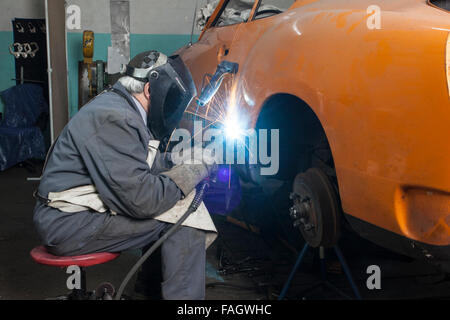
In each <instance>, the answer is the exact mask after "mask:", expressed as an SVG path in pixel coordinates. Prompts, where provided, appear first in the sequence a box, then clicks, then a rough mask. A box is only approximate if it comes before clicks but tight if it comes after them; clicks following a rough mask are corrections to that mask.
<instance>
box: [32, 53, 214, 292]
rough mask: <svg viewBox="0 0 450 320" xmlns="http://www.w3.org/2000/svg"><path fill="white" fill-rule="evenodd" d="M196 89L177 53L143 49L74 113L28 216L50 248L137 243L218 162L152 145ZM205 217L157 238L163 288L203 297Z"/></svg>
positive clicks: (164, 223)
mask: <svg viewBox="0 0 450 320" xmlns="http://www.w3.org/2000/svg"><path fill="white" fill-rule="evenodd" d="M195 96H196V89H195V85H194V83H193V80H192V77H191V75H190V73H189V71H188V69H187V68H186V66H185V65H184V63H183V62H182V60H181V59H180V58H179V57H178V56H173V57H167V56H165V55H164V54H162V53H159V52H156V51H148V52H144V53H141V54H139V55H137V56H136V57H135V58H134V59H133V60H131V62H130V63H129V65H128V66H127V69H126V71H125V75H124V76H123V77H122V78H120V80H119V81H118V83H117V84H115V85H114V86H113V88H112V90H109V91H108V92H105V93H102V94H100V95H99V96H97V97H96V98H95V99H93V100H91V101H90V102H89V103H88V104H87V105H86V106H84V107H83V108H82V109H81V110H80V111H79V112H78V113H77V115H76V116H75V117H73V118H72V120H71V121H70V122H69V124H68V125H67V126H66V127H65V128H64V130H63V131H62V133H61V135H60V136H59V138H58V140H57V141H56V143H55V144H54V145H53V147H52V149H51V150H50V152H49V155H48V157H47V161H46V164H45V166H44V172H43V175H42V180H41V183H40V185H39V188H38V190H37V192H35V196H36V198H37V199H38V201H37V203H36V207H35V211H34V223H35V225H36V227H37V230H38V232H39V235H40V236H41V238H42V240H43V242H44V244H45V246H46V247H47V250H48V251H49V252H50V253H52V254H55V255H59V256H75V255H83V254H88V253H95V252H121V251H124V250H128V249H141V248H144V247H146V246H149V245H150V244H151V243H153V242H155V241H156V240H158V239H159V238H160V237H161V235H163V234H164V232H166V231H167V230H168V229H169V228H170V227H171V225H172V223H174V222H175V220H174V217H173V216H170V212H171V209H173V208H174V206H175V205H176V204H178V203H180V201H182V199H183V198H185V197H188V196H189V195H190V194H192V193H193V192H194V190H195V187H196V185H197V184H199V182H201V181H202V180H203V179H205V178H206V177H207V176H209V175H210V174H211V173H212V171H214V170H215V167H216V166H215V165H214V164H213V165H211V164H207V163H206V162H200V163H199V164H181V165H178V166H173V164H172V163H171V162H170V154H163V153H161V152H160V148H159V147H160V143H161V142H167V141H168V139H169V137H170V134H171V133H172V132H173V130H174V129H175V128H176V126H178V124H179V122H180V120H181V117H182V114H183V113H184V111H185V109H186V107H187V106H188V104H189V103H190V102H191V101H192V99H193V98H194V97H195ZM208 218H209V215H208ZM209 219H210V218H209ZM206 224H207V225H205V224H203V225H202V223H197V224H195V223H194V227H189V226H183V227H181V228H180V229H178V231H177V232H176V233H175V234H174V235H172V236H171V237H170V238H169V239H167V240H166V241H165V242H164V243H163V245H162V247H161V260H162V280H163V282H162V284H160V286H161V289H160V290H161V294H162V298H164V299H204V297H205V239H206V235H207V232H206V231H215V230H214V226H213V224H212V225H211V223H209V225H208V223H206ZM144 266H145V265H144ZM148 269H151V268H150V267H148ZM143 272H144V273H145V270H144V271H143ZM150 272H155V273H157V272H158V270H155V268H153V270H150ZM160 272H161V271H160ZM140 278H141V279H145V278H148V279H151V278H152V275H151V274H150V276H148V277H146V276H141V277H140ZM153 278H155V277H153ZM156 278H157V277H156Z"/></svg>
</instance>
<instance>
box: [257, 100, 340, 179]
mask: <svg viewBox="0 0 450 320" xmlns="http://www.w3.org/2000/svg"><path fill="white" fill-rule="evenodd" d="M256 128H257V129H279V130H280V170H279V172H278V174H277V177H276V178H278V179H281V180H291V179H294V178H295V175H296V174H297V173H299V172H303V171H306V170H307V169H308V168H310V167H319V168H322V169H324V171H325V172H326V173H327V174H328V175H329V176H330V177H334V179H335V177H336V173H335V168H334V161H333V156H332V152H331V148H330V146H329V143H328V139H327V136H326V134H325V131H324V129H323V127H322V124H321V122H320V120H319V118H318V117H317V116H316V114H315V113H314V111H313V110H312V109H311V107H310V106H309V105H308V104H307V103H305V102H304V101H303V100H302V99H300V98H298V97H296V96H293V95H290V94H276V95H273V96H271V97H270V98H269V99H267V100H266V102H265V103H264V105H263V107H262V109H261V112H260V114H259V117H258V121H257V123H256ZM334 179H333V180H334Z"/></svg>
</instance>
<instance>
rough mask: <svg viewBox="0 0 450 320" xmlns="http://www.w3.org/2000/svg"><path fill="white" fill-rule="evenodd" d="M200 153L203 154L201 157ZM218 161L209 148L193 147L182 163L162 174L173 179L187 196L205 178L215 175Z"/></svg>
mask: <svg viewBox="0 0 450 320" xmlns="http://www.w3.org/2000/svg"><path fill="white" fill-rule="evenodd" d="M198 155H201V158H200V159H199V156H198ZM196 157H197V158H196ZM217 162H218V161H216V159H215V158H214V157H213V156H212V155H211V154H210V152H209V151H208V150H207V149H191V150H189V151H188V152H186V156H185V157H183V163H182V164H179V165H177V166H175V167H173V168H172V169H171V170H169V171H167V172H164V173H162V175H163V176H166V177H168V178H170V179H172V181H173V182H175V184H176V185H177V186H178V188H180V190H181V191H182V192H183V194H184V196H187V195H189V194H190V193H191V192H192V191H193V190H194V189H195V187H196V186H197V185H198V184H199V183H200V182H201V181H202V180H203V179H205V178H207V177H209V176H212V175H215V173H216V172H217V169H218V165H217Z"/></svg>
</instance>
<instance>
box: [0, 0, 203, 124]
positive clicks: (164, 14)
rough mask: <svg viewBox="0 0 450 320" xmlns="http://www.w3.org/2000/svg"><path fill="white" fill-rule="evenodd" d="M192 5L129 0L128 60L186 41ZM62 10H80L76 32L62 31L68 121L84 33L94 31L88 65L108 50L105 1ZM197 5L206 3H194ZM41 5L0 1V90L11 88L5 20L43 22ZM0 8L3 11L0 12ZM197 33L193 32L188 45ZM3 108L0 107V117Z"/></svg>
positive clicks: (186, 0) (72, 0) (177, 0)
mask: <svg viewBox="0 0 450 320" xmlns="http://www.w3.org/2000/svg"><path fill="white" fill-rule="evenodd" d="M195 1H196V0H164V1H160V0H130V20H131V25H130V28H131V30H130V32H131V34H130V50H131V57H133V56H134V55H136V54H137V53H139V52H142V51H145V50H150V49H155V50H159V51H161V52H163V53H166V54H170V53H172V52H174V51H175V50H176V49H178V48H180V47H181V46H183V45H185V44H186V43H188V42H189V41H190V33H191V28H192V19H193V15H194V7H195ZM66 2H67V5H72V4H74V5H78V6H79V7H80V9H81V28H80V29H78V30H67V57H68V71H69V108H70V110H69V111H70V115H71V116H73V115H74V114H75V113H76V112H77V110H78V61H79V60H82V59H83V52H82V38H83V31H84V30H92V31H94V32H95V47H94V60H104V61H106V60H107V57H108V47H109V46H111V27H110V9H109V8H110V1H109V0H95V1H92V0H67V1H66ZM198 2H199V6H200V5H203V4H204V3H205V2H206V0H199V1H198ZM44 3H45V2H44V0H2V11H1V12H0V41H1V42H0V43H1V48H0V70H1V71H2V72H1V73H0V91H2V90H5V89H7V88H9V87H11V86H13V85H15V82H14V81H11V80H10V79H11V78H14V76H15V71H14V58H13V56H12V55H10V54H9V45H11V44H12V42H13V35H12V26H11V21H12V20H13V19H14V18H16V17H17V18H45V4H44ZM3 8H6V10H5V9H3ZM199 33H200V31H199V30H197V29H195V36H194V41H195V40H196V39H197V37H198V34H199ZM2 110H3V106H2V104H1V103H0V112H2Z"/></svg>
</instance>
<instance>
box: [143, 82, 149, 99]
mask: <svg viewBox="0 0 450 320" xmlns="http://www.w3.org/2000/svg"><path fill="white" fill-rule="evenodd" d="M144 95H145V98H146V99H147V100H150V83H149V82H147V83H146V84H145V86H144Z"/></svg>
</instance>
